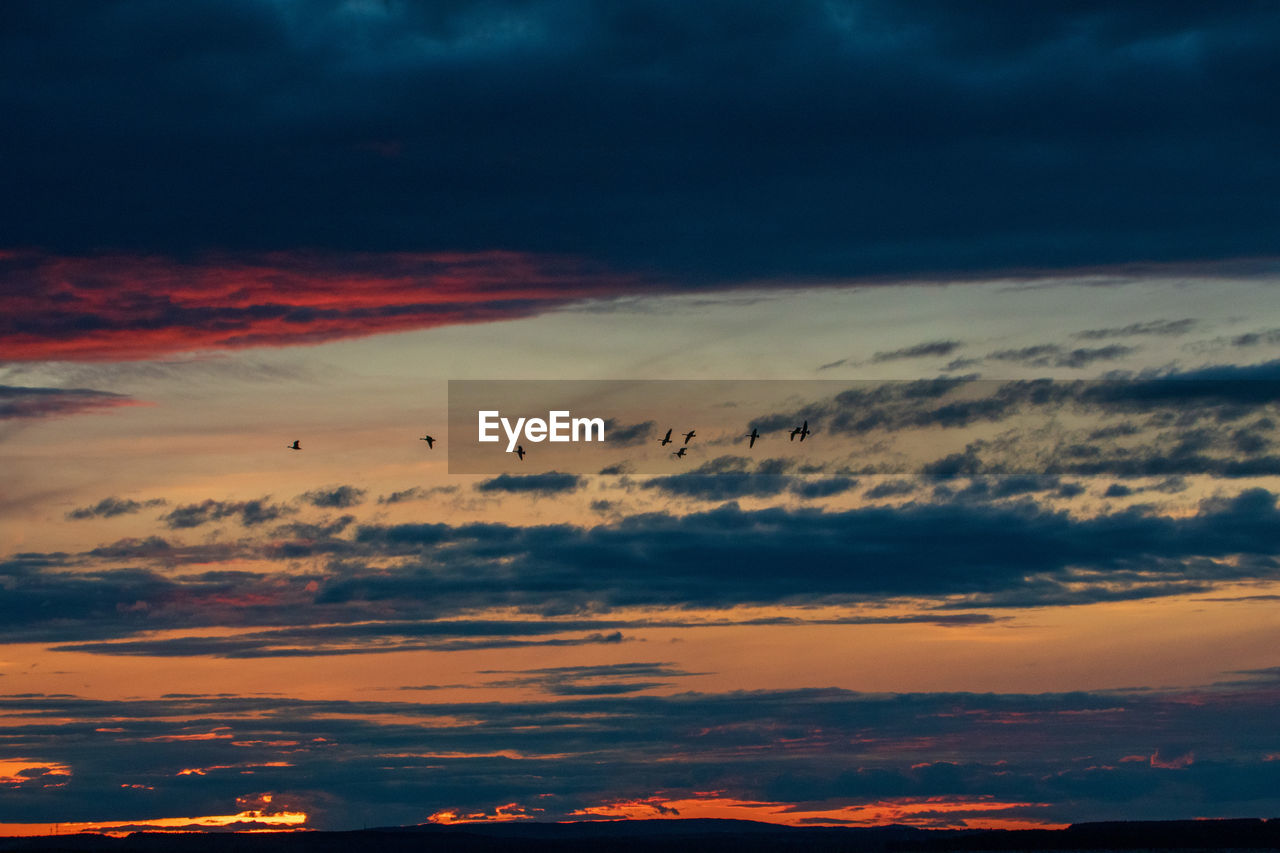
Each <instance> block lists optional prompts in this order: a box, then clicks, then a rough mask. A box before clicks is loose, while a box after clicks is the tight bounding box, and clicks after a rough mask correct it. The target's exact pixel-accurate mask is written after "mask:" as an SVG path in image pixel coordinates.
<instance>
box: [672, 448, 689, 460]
mask: <svg viewBox="0 0 1280 853" xmlns="http://www.w3.org/2000/svg"><path fill="white" fill-rule="evenodd" d="M688 452H689V448H687V447H682V448H680V449H679V450H677V451H676V452H675V453H672V454H671V455H672V456H674V457H676V458H677V459H683V458H684V455H685V454H686V453H688Z"/></svg>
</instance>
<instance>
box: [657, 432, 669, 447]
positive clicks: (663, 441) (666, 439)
mask: <svg viewBox="0 0 1280 853" xmlns="http://www.w3.org/2000/svg"><path fill="white" fill-rule="evenodd" d="M670 443H671V430H667V434H666V435H664V436H663V437H662V441H660V442H658V444H660V445H662V446H663V447H666V446H667V445H668V444H670Z"/></svg>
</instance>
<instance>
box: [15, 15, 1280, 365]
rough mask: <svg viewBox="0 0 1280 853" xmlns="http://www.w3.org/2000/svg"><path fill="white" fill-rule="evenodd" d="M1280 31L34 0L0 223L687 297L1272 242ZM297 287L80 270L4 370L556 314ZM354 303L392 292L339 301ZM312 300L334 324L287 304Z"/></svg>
mask: <svg viewBox="0 0 1280 853" xmlns="http://www.w3.org/2000/svg"><path fill="white" fill-rule="evenodd" d="M1278 15H1280V13H1277V11H1276V10H1275V9H1274V7H1272V6H1271V5H1269V4H1258V3H1248V4H1210V5H1207V6H1206V5H1203V4H1185V5H1178V6H1176V7H1173V8H1170V7H1169V6H1168V5H1167V4H1165V5H1159V4H1154V3H1150V2H1123V3H1115V4H1107V5H1105V6H1098V5H1087V6H1074V5H1071V4H1053V5H1045V4H1035V6H1034V8H1020V9H1018V10H1016V11H1015V10H1014V9H1012V8H1006V7H1001V8H999V9H997V10H995V11H993V12H992V14H990V15H985V16H983V18H984V22H985V23H984V24H983V25H982V26H979V25H978V23H977V21H976V20H975V18H974V16H973V14H972V11H971V10H970V9H969V8H968V7H966V6H963V5H949V4H942V3H930V4H928V5H927V6H925V7H922V8H907V7H903V6H901V5H900V4H897V3H890V2H887V0H868V2H865V3H851V2H820V0H768V1H767V2H760V3H753V4H751V6H750V8H749V9H746V10H744V9H742V8H740V7H738V6H736V5H724V4H721V3H711V4H699V5H698V6H697V7H696V8H692V7H690V6H689V5H688V4H676V3H669V2H660V3H657V4H655V3H651V2H640V1H639V0H630V1H629V2H620V3H611V4H603V5H602V4H597V3H591V2H587V0H566V2H551V0H531V2H517V0H497V2H493V3H485V4H482V5H480V6H476V5H475V4H462V3H445V4H430V5H429V6H425V7H424V6H422V5H421V4H414V3H403V4H400V3H390V4H376V3H322V4H306V3H301V2H297V0H289V2H278V3H277V2H273V3H268V2H251V0H236V2H227V3H214V2H207V0H201V2H196V3H184V4H182V5H181V8H180V9H174V10H166V11H164V12H157V11H156V10H155V7H154V5H153V4H151V3H147V2H143V0H124V2H116V3H110V4H102V5H99V6H96V7H95V8H94V9H93V10H91V11H89V12H85V11H83V10H79V9H77V10H75V11H72V10H70V9H68V8H66V7H63V6H62V5H60V4H38V3H25V4H22V6H21V12H20V13H14V15H13V16H12V17H11V19H10V20H9V21H8V23H9V24H10V25H9V26H8V27H7V28H6V45H7V49H6V51H5V54H4V56H3V58H0V103H4V104H5V105H7V107H8V111H9V112H10V113H12V114H14V115H19V116H20V118H21V120H20V121H15V122H13V123H12V124H13V126H12V127H11V128H10V132H8V133H7V134H6V135H5V139H4V140H3V155H4V159H5V162H7V163H13V164H17V165H18V166H20V168H14V169H12V170H10V173H9V174H8V175H7V177H6V184H5V195H6V197H8V198H12V199H16V200H19V201H18V203H15V204H12V205H8V206H6V208H5V210H4V211H3V212H2V213H0V233H3V234H5V235H7V236H6V239H7V240H8V241H9V242H10V244H11V246H39V247H45V248H47V249H48V250H49V251H51V252H54V253H56V255H57V256H58V257H61V258H63V259H64V260H63V261H62V263H66V264H69V265H71V266H72V267H74V262H75V259H76V258H78V257H81V253H83V252H85V251H90V250H95V249H97V248H100V247H110V248H114V249H117V250H119V251H122V252H129V253H131V255H132V256H133V257H134V258H135V263H136V261H138V260H141V259H145V258H149V257H154V256H155V255H156V254H160V253H163V254H166V255H168V256H170V257H181V256H186V257H194V256H198V253H200V252H201V251H206V252H207V251H210V250H216V249H221V250H224V251H231V252H259V251H262V250H270V249H274V250H283V249H291V248H296V247H300V246H326V247H328V248H332V249H334V250H335V251H370V252H401V251H408V252H420V253H431V254H433V255H435V256H436V257H438V258H440V257H441V253H448V252H460V253H470V256H474V255H475V254H476V253H482V252H485V251H487V250H491V249H492V248H493V247H502V248H504V249H508V250H511V251H517V252H522V253H533V254H553V255H564V254H570V255H582V256H590V257H591V258H593V259H594V260H598V261H600V262H603V263H605V264H608V265H609V266H610V267H612V268H617V269H643V270H659V271H661V272H664V273H667V274H676V273H678V274H680V276H679V277H682V278H684V279H686V280H694V281H696V280H699V279H700V280H703V281H707V280H725V279H731V278H739V279H741V278H743V277H748V276H749V277H751V278H754V279H757V280H759V279H761V278H769V277H776V278H786V279H794V278H797V277H806V276H807V277H810V278H819V277H829V276H832V275H849V274H871V275H881V276H890V275H901V274H906V273H913V272H919V271H939V270H944V271H945V270H958V271H966V270H976V269H992V268H1004V269H1008V268H1018V267H1043V266H1045V265H1052V266H1056V267H1068V266H1091V265H1097V264H1108V263H1124V262H1128V261H1132V260H1133V259H1134V258H1135V257H1136V256H1140V257H1143V258H1146V259H1151V260H1156V261H1177V260H1194V259H1201V258H1231V257H1247V256H1259V255H1264V256H1265V255H1270V254H1271V253H1272V252H1273V251H1274V233H1273V229H1272V228H1271V223H1272V220H1273V213H1274V210H1273V207H1272V204H1273V199H1274V192H1273V187H1274V177H1273V174H1272V173H1271V171H1270V165H1269V164H1270V159H1269V155H1270V152H1271V151H1272V149H1273V148H1274V145H1273V144H1272V143H1273V140H1274V138H1275V135H1276V130H1277V118H1276V116H1275V114H1274V112H1275V111H1274V110H1272V109H1271V104H1270V103H1269V102H1268V100H1267V99H1266V98H1265V97H1264V96H1263V95H1262V93H1265V92H1267V91H1270V90H1271V89H1273V88H1275V87H1274V86H1272V85H1270V84H1272V83H1273V82H1274V81H1275V78H1276V71H1275V68H1274V66H1273V64H1272V62H1271V60H1272V56H1271V54H1272V49H1271V48H1272V43H1271V39H1270V38H1269V37H1268V36H1269V34H1270V33H1273V32H1274V31H1275V29H1276V28H1277V26H1280V21H1278V20H1277V18H1278ZM174 44H183V45H185V46H186V47H187V49H186V50H184V51H182V52H175V51H173V50H171V49H170V48H171V46H172V45H174ZM126 45H127V47H128V49H127V50H126V49H123V46H126ZM192 56H198V57H200V61H198V62H195V61H192V60H191V57H192ZM37 57H38V58H40V60H41V61H38V62H37V61H35V59H36V58H37ZM743 57H754V58H755V61H757V62H758V63H759V64H758V66H757V67H758V69H759V73H752V74H743V73H742V58H743ZM1081 68H1089V69H1092V72H1091V73H1090V74H1087V75H1082V74H1080V73H1079V69H1081ZM50 69H57V73H56V74H55V73H53V72H52V71H51V70H50ZM232 79H234V80H236V81H237V83H236V85H235V86H228V85H227V84H226V81H227V80H232ZM833 91H838V92H841V93H843V96H842V97H841V98H839V99H832V98H831V97H830V95H829V93H830V92H833ZM1188 92H1195V93H1197V97H1195V98H1188V97H1186V94H1187V93H1188ZM175 93H181V95H178V94H175ZM477 104H488V105H491V106H492V107H493V108H492V109H490V110H478V109H475V105H477ZM281 105H288V107H287V108H284V107H282V106H281ZM103 127H110V128H111V132H110V133H102V132H101V129H102V128H103ZM211 128H216V132H211V130H210V129H211ZM317 128H323V129H324V132H317ZM868 128H874V130H875V132H868ZM530 152H536V156H530ZM175 199H176V200H178V203H179V204H180V206H181V211H180V215H175V214H174V204H175ZM353 199H358V203H352V200H353ZM851 199H856V200H857V203H856V204H851V203H850V200H851ZM957 200H963V203H958V202H957ZM122 211H128V215H121V212H122ZM442 211H447V215H441V212H442ZM922 211H927V214H924V215H922V213H921V212H922ZM443 262H444V263H446V264H447V263H448V259H447V258H446V259H443ZM137 265H140V264H137ZM214 266H215V268H218V265H216V264H215V265H214ZM196 272H197V275H196V276H194V277H195V278H199V277H200V276H199V274H198V271H196ZM321 272H322V273H323V270H322V271H321ZM393 277H394V276H393ZM463 277H464V278H466V276H465V274H464V276H463ZM188 278H189V276H186V275H179V276H177V277H176V278H175V279H174V280H173V281H183V280H186V279H188ZM18 280H19V281H23V282H25V283H26V284H27V285H31V284H33V283H34V282H40V283H39V284H38V285H37V286H36V287H35V288H31V289H34V290H35V291H36V292H37V293H39V292H41V291H46V290H47V291H49V292H52V291H54V290H56V289H57V286H55V285H54V284H53V282H52V281H47V280H45V279H43V278H42V277H41V276H40V275H38V274H34V273H30V272H28V273H24V274H23V276H22V277H20V278H19V279H18ZM155 280H156V279H155V277H153V276H152V275H149V274H144V275H142V276H141V277H140V279H139V281H140V282H154V281H155ZM246 280H247V281H246ZM289 280H290V276H289V275H288V274H287V273H286V274H285V275H284V276H283V277H282V283H283V284H285V285H286V287H285V290H286V291H287V289H288V288H287V284H288V282H289ZM508 280H509V281H513V282H515V281H521V282H523V281H527V280H528V279H526V278H524V277H523V276H519V275H513V276H511V277H510V278H509V279H508ZM953 280H954V279H953ZM450 283H451V281H450V279H449V277H448V276H441V277H440V278H439V279H438V288H439V289H440V290H447V289H448V287H449V285H450ZM242 284H243V285H244V286H246V287H249V288H253V287H254V282H253V281H252V276H244V277H241V278H238V279H237V278H233V279H231V280H229V281H228V282H227V285H226V290H227V291H234V290H235V289H236V288H237V287H238V286H240V285H242ZM535 284H536V282H535ZM560 285H561V286H562V287H563V288H564V289H566V290H569V289H572V288H573V287H574V286H575V282H574V281H573V279H572V277H568V278H565V279H561V280H560ZM121 287H122V286H121V285H119V284H113V283H110V282H105V283H104V297H105V296H107V295H108V294H110V293H111V292H113V291H118V290H120V288H121ZM317 287H318V288H319V290H320V292H319V295H318V297H317V301H316V302H305V301H304V300H302V299H297V298H294V297H293V296H287V297H285V298H283V299H282V300H281V301H282V302H283V303H284V304H282V305H280V306H279V307H278V312H279V315H280V316H279V317H278V319H276V320H275V321H272V320H271V319H270V318H268V317H264V318H263V319H261V320H250V319H249V318H248V317H247V316H246V315H247V314H263V315H270V314H272V313H273V312H275V311H276V310H277V308H276V303H275V301H273V300H267V301H266V302H264V303H262V304H255V305H254V306H253V307H252V309H251V310H250V311H241V310H240V309H238V308H236V309H231V310H228V309H227V308H226V307H225V306H218V305H213V306H207V308H208V309H209V310H208V311H207V313H208V315H209V317H208V319H207V320H202V319H199V318H197V317H195V316H194V314H195V313H196V312H197V311H198V308H197V306H194V305H192V303H191V301H190V300H187V299H185V298H184V299H181V300H178V301H175V302H174V304H173V309H172V310H173V311H174V312H177V313H178V314H186V313H191V314H192V315H193V316H192V317H191V318H190V319H188V318H186V317H183V318H182V319H181V320H180V321H178V322H173V321H172V320H170V319H169V318H168V315H169V313H170V312H169V311H166V310H164V309H161V308H159V307H158V306H156V305H154V304H151V303H150V300H149V299H148V294H149V293H152V292H154V291H150V290H148V289H147V288H146V287H145V286H143V285H141V284H140V285H139V287H137V288H136V289H135V288H129V287H124V289H123V291H122V292H123V293H124V294H126V295H128V296H130V297H133V298H136V299H138V300H139V303H138V304H136V305H131V304H125V303H122V304H121V312H122V313H129V314H131V315H133V316H135V317H137V318H138V320H137V321H136V322H133V321H130V320H128V319H125V318H121V317H118V316H116V313H115V312H112V311H109V310H106V308H104V305H105V304H106V300H105V299H104V301H103V304H97V303H96V302H95V301H94V300H92V299H87V298H86V297H85V295H84V293H83V288H82V287H80V286H78V285H72V286H71V288H70V293H69V295H70V296H71V297H72V298H71V300H70V302H69V305H68V308H69V310H68V312H67V315H68V316H67V317H66V318H63V319H57V318H55V317H54V316H53V312H52V311H51V310H50V308H49V306H48V305H44V306H41V305H30V304H29V303H24V302H21V301H20V299H19V296H18V294H19V292H20V288H19V287H18V284H17V283H16V282H15V283H13V284H9V285H6V286H4V288H3V290H4V292H5V293H6V296H7V298H6V299H5V301H4V304H3V306H2V307H0V316H4V317H6V318H10V323H9V325H8V326H7V327H5V328H3V329H2V330H0V337H3V338H4V339H5V340H6V341H14V340H15V329H14V328H13V327H14V326H15V325H17V326H19V327H20V328H24V329H26V330H27V331H25V332H21V333H20V334H19V336H18V339H17V340H18V341H21V342H23V345H24V346H26V347H29V349H24V350H22V351H21V352H20V353H19V354H17V355H14V354H11V353H6V354H5V355H4V356H3V357H6V358H15V357H32V355H33V350H35V349H38V350H40V351H42V352H44V353H46V354H47V353H51V352H58V351H60V352H62V353H63V356H62V357H67V358H69V357H105V356H110V357H133V356H134V355H135V354H136V355H141V354H142V353H143V352H156V351H170V350H172V349H174V348H177V347H179V346H182V344H181V339H182V336H183V335H184V334H188V335H189V336H190V337H189V338H188V340H189V344H188V345H190V346H194V347H201V348H208V347H215V346H239V345H242V343H241V342H243V341H248V340H258V341H260V342H263V343H281V342H303V341H305V340H319V339H323V338H325V337H326V336H335V335H342V334H348V333H354V332H357V331H358V330H360V329H364V330H366V331H372V330H373V328H374V327H375V326H379V327H382V328H388V327H396V328H412V327H414V326H415V325H416V324H428V325H430V324H435V323H443V322H466V321H478V320H484V319H490V318H495V317H501V316H512V315H513V314H516V315H518V314H519V313H521V312H524V311H528V310H530V309H531V308H537V307H545V306H548V305H549V304H551V302H552V301H553V300H548V299H542V298H539V295H536V294H535V295H533V298H532V299H531V300H530V301H526V299H524V298H523V297H521V296H519V295H516V294H513V293H510V292H509V291H508V292H507V293H506V296H507V297H508V299H514V301H515V304H514V305H513V304H509V302H508V300H507V299H503V300H502V302H500V303H499V304H497V305H487V306H484V305H480V304H477V302H478V300H474V299H459V300H457V303H456V304H454V305H452V306H450V307H448V308H444V309H441V310H440V311H437V312H433V311H430V310H423V311H421V312H419V311H418V306H421V305H422V304H423V303H424V302H426V301H428V299H429V297H418V298H411V299H408V300H405V301H404V302H397V304H396V310H395V311H393V312H392V313H396V314H398V316H396V317H395V318H392V317H391V316H387V315H386V314H384V313H382V311H383V310H384V308H385V307H386V306H385V305H384V303H383V301H382V300H380V299H379V300H375V305H376V307H375V308H373V309H372V310H373V314H374V316H372V317H369V318H366V321H365V323H364V324H363V325H361V324H358V323H356V322H355V320H354V318H349V317H347V316H346V315H347V313H348V309H347V308H345V307H344V306H343V305H342V303H341V301H340V300H326V299H324V297H325V296H332V295H334V294H335V293H337V289H336V288H330V287H328V286H327V285H325V284H319V285H317ZM174 289H175V290H178V288H174ZM369 289H372V290H380V289H382V288H381V287H372V288H370V287H368V286H360V285H359V283H353V286H352V287H351V288H348V289H346V290H345V291H344V293H345V294H346V295H347V296H348V297H352V298H353V299H354V300H355V301H356V302H364V301H365V298H366V296H367V292H368V290H369ZM464 289H466V290H468V291H469V292H471V293H472V294H474V293H475V290H474V289H473V288H470V287H466V286H465V285H464ZM513 289H515V290H517V291H518V290H520V288H519V287H516V288H513ZM498 290H499V291H502V290H503V288H498ZM36 301H37V302H39V301H40V300H39V298H38V297H37V300H36ZM86 301H88V302H89V304H88V305H86V304H85V303H86ZM335 302H336V303H337V304H335ZM317 303H319V304H318V305H317ZM503 303H507V304H503ZM531 303H532V304H531ZM311 305H316V309H317V310H318V311H319V312H320V313H321V314H328V313H329V312H332V313H331V314H329V316H328V317H327V318H326V320H325V321H318V320H317V321H308V319H307V318H308V316H309V315H310V313H311V312H309V311H308V310H306V307H304V306H311ZM85 308H87V309H88V310H82V309H85ZM354 310H355V311H357V312H359V311H362V310H370V309H367V308H362V307H355V308H354ZM299 315H301V316H299ZM71 317H77V318H81V319H82V320H83V324H82V325H81V326H80V329H82V330H83V331H80V332H73V330H72V329H73V327H74V323H73V322H72V320H71V319H70V318H71ZM13 318H18V319H16V320H15V319H13ZM219 326H221V328H219ZM131 334H132V335H134V336H135V338H136V340H135V341H134V342H133V343H130V341H129V336H130V335H131ZM11 346H18V343H17V342H15V343H14V344H12V345H11ZM22 353H26V355H23V354H22ZM46 357H48V356H46Z"/></svg>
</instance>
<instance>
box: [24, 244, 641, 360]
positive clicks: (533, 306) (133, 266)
mask: <svg viewBox="0 0 1280 853" xmlns="http://www.w3.org/2000/svg"><path fill="white" fill-rule="evenodd" d="M639 286H641V282H640V281H639V280H638V279H636V278H634V277H624V276H618V275H613V274H609V273H607V272H604V271H601V270H597V269H591V268H589V267H588V266H587V265H585V264H583V263H582V262H579V261H575V260H573V259H568V258H561V257H547V256H532V255H523V254H519V253H514V252H500V251H494V252H476V253H438V254H421V253H383V254H370V253H363V254H359V253H358V254H348V255H324V254H319V253H283V252H280V253H268V254H261V255H255V256H252V257H245V256H236V257H233V258H228V257H210V258H204V259H201V260H199V261H176V260H172V259H169V258H162V257H156V256H132V255H118V254H116V255H99V256H94V257H50V256H44V255H38V254H34V253H23V252H0V360H8V361H36V360H76V361H93V360H107V361H118V360H130V359H144V358H152V357H155V356H158V355H163V354H166V353H174V352H183V351H193V350H207V349H232V348H240V347H250V346H284V345H289V344H306V343H317V342H320V341H327V340H333V339H336V338H345V337H356V336H362V335H371V334H376V333H379V332H390V331H402V330H407V329H422V328H429V327H433V326H443V325H451V324H457V323H476V322H484V321H489V320H502V319H509V318H513V317H524V316H528V315H531V314H535V313H537V312H540V311H545V310H548V309H550V308H554V307H556V306H559V305H563V304H565V303H567V302H571V301H574V300H578V299H584V298H588V297H593V296H595V297H600V296H610V295H614V294H617V293H621V292H626V291H632V290H635V289H636V288H637V287H639Z"/></svg>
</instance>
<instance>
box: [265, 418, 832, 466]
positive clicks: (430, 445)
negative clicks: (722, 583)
mask: <svg viewBox="0 0 1280 853" xmlns="http://www.w3.org/2000/svg"><path fill="white" fill-rule="evenodd" d="M673 431H674V430H672V429H668V430H667V434H666V435H664V436H663V437H662V440H661V441H659V442H658V444H659V445H661V446H662V447H666V446H667V445H668V444H671V443H673V442H674V441H675V439H673V438H672V437H671V433H672V432H673ZM681 434H682V435H683V436H684V444H682V445H681V446H680V449H679V450H676V451H673V452H672V454H671V455H672V456H674V457H676V458H677V459H683V458H684V457H685V454H686V453H688V452H689V442H690V441H693V439H695V438H697V436H698V433H697V432H696V431H695V430H689V431H688V432H686V433H681ZM811 435H813V431H812V430H811V429H809V421H808V420H807V419H806V420H805V422H804V423H802V424H801V425H800V426H798V427H796V428H795V429H793V430H791V440H792V441H795V440H796V438H797V437H799V439H800V440H801V441H804V440H805V439H806V438H808V437H809V436H811ZM743 438H747V439H750V441H749V442H748V443H747V448H748V449H750V448H752V447H755V446H756V439H758V438H760V431H759V430H758V429H756V428H755V427H752V428H751V432H749V433H747V434H746V435H744V436H743ZM418 440H419V441H425V442H426V443H427V449H428V450H432V449H434V448H435V446H436V439H435V436H432V435H424V436H422V438H420V439H418ZM287 447H288V449H289V450H301V449H302V442H301V441H300V440H295V441H294V442H293V444H290V445H287ZM515 453H516V457H517V458H518V459H519V460H520V461H521V462H523V461H524V457H525V452H524V445H523V444H517V445H516V450H515Z"/></svg>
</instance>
